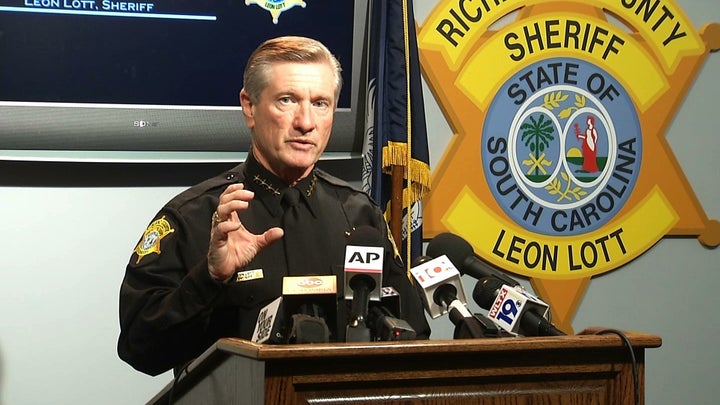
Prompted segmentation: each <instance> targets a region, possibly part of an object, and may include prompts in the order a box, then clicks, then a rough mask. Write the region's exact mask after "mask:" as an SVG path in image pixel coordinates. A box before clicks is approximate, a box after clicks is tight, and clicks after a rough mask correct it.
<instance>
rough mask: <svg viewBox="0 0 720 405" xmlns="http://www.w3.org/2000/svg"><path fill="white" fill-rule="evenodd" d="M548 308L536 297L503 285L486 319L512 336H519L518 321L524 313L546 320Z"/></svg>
mask: <svg viewBox="0 0 720 405" xmlns="http://www.w3.org/2000/svg"><path fill="white" fill-rule="evenodd" d="M548 310H549V307H548V305H547V304H546V303H544V302H542V301H540V299H538V298H537V297H535V296H533V295H530V294H528V293H527V292H525V291H524V290H522V289H518V288H515V287H511V286H508V285H503V286H502V287H500V290H499V292H498V295H497V297H496V298H495V302H493V305H492V307H490V309H489V310H488V318H490V319H492V321H493V322H495V324H497V325H498V326H499V327H501V328H502V329H504V330H505V331H507V332H510V333H512V334H515V335H517V334H521V332H522V331H521V325H520V321H521V319H522V317H523V314H524V313H526V312H534V313H536V314H537V315H539V316H541V317H543V318H546V317H547V313H548Z"/></svg>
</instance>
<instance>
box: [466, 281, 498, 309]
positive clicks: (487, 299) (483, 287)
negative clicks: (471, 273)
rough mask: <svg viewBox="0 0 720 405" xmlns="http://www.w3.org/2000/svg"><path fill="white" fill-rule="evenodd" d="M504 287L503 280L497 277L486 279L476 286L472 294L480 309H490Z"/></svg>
mask: <svg viewBox="0 0 720 405" xmlns="http://www.w3.org/2000/svg"><path fill="white" fill-rule="evenodd" d="M502 286H503V282H502V280H499V279H497V278H495V277H484V278H483V279H481V280H480V281H478V282H477V283H476V284H475V288H474V289H473V293H472V297H473V300H474V301H475V303H476V304H478V306H480V308H482V309H490V307H491V306H492V304H493V302H495V298H497V294H498V291H499V290H500V287H502Z"/></svg>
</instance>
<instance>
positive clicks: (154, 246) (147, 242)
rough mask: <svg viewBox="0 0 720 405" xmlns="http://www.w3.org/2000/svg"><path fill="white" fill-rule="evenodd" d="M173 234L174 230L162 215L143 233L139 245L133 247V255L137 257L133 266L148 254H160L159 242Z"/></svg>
mask: <svg viewBox="0 0 720 405" xmlns="http://www.w3.org/2000/svg"><path fill="white" fill-rule="evenodd" d="M173 232H175V229H173V228H171V227H170V223H169V222H168V221H167V219H165V216H164V215H163V216H162V217H161V218H159V219H156V220H155V221H153V222H152V223H151V224H150V225H149V226H148V227H147V229H146V230H145V233H143V237H142V240H141V241H140V243H138V245H137V247H135V253H137V255H138V259H137V262H135V264H140V260H142V258H143V257H145V256H147V255H149V254H150V253H157V254H160V241H161V240H162V239H163V238H164V237H166V236H167V235H169V234H171V233H173Z"/></svg>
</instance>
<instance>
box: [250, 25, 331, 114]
mask: <svg viewBox="0 0 720 405" xmlns="http://www.w3.org/2000/svg"><path fill="white" fill-rule="evenodd" d="M283 62H295V63H323V62H326V63H328V64H329V65H330V66H331V67H332V68H333V72H334V75H335V102H336V103H337V101H338V98H339V97H340V90H341V89H342V75H341V73H342V67H341V66H340V62H339V61H338V60H337V58H336V57H335V56H334V55H333V54H332V53H331V52H330V50H329V49H327V47H326V46H325V45H323V44H322V43H321V42H319V41H317V40H314V39H311V38H305V37H297V36H285V37H278V38H273V39H269V40H267V41H265V42H263V43H262V44H260V46H258V47H257V49H255V51H253V53H252V54H251V55H250V58H249V59H248V62H247V65H246V66H245V72H244V74H243V86H244V87H243V88H244V89H245V92H246V93H247V94H248V96H249V97H250V100H251V101H252V102H253V103H257V102H258V99H259V97H260V93H262V91H263V90H264V89H265V87H266V86H267V85H268V83H269V82H270V68H271V67H272V66H273V65H274V64H276V63H283Z"/></svg>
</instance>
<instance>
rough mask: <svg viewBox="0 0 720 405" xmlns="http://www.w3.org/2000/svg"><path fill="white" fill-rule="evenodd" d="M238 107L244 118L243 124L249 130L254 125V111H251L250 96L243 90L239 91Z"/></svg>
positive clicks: (252, 105)
mask: <svg viewBox="0 0 720 405" xmlns="http://www.w3.org/2000/svg"><path fill="white" fill-rule="evenodd" d="M240 107H242V112H243V115H244V116H245V123H246V124H247V126H248V127H249V128H252V127H253V126H254V125H255V120H254V118H253V116H254V114H255V111H254V110H253V107H254V104H253V102H252V100H250V96H249V95H248V94H247V92H246V91H245V89H242V90H240Z"/></svg>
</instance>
